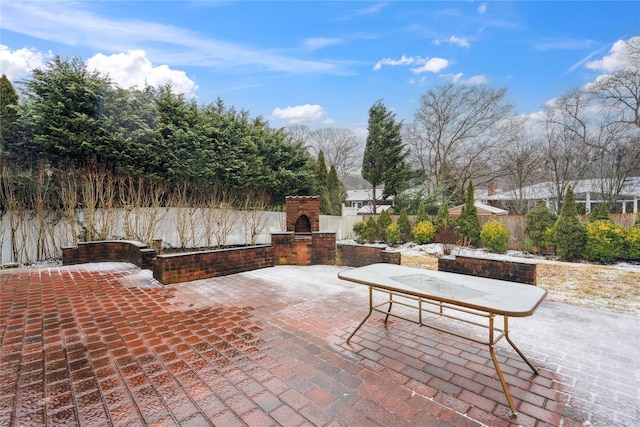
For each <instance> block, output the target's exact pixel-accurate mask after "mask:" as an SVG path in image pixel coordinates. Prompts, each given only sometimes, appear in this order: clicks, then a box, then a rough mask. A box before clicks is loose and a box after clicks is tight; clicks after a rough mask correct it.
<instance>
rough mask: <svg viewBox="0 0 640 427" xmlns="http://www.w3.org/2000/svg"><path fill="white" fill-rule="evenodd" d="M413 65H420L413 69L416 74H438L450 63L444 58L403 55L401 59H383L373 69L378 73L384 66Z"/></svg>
mask: <svg viewBox="0 0 640 427" xmlns="http://www.w3.org/2000/svg"><path fill="white" fill-rule="evenodd" d="M412 64H416V65H419V67H417V68H412V69H411V71H413V72H414V73H415V74H420V73H424V72H430V73H438V72H440V71H442V70H443V69H445V68H447V67H448V66H449V61H448V60H446V59H443V58H421V57H419V56H416V57H413V56H406V55H402V57H401V58H400V59H393V58H383V59H381V60H380V61H378V62H377V63H376V65H374V66H373V69H374V70H375V71H378V70H379V69H381V68H382V66H383V65H389V66H392V67H396V66H403V65H412Z"/></svg>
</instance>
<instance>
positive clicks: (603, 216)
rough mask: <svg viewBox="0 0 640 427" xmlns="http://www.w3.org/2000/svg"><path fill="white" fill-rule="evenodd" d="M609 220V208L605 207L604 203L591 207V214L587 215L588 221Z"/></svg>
mask: <svg viewBox="0 0 640 427" xmlns="http://www.w3.org/2000/svg"><path fill="white" fill-rule="evenodd" d="M609 220H611V217H610V216H609V208H607V205H605V204H604V203H602V204H600V205H598V206H596V207H595V208H593V210H592V211H591V214H590V215H589V221H591V222H593V221H609Z"/></svg>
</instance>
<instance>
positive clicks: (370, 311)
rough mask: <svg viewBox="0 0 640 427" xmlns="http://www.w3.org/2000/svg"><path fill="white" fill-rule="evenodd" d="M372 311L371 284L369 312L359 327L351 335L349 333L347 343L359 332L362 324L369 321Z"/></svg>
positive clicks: (371, 289)
mask: <svg viewBox="0 0 640 427" xmlns="http://www.w3.org/2000/svg"><path fill="white" fill-rule="evenodd" d="M372 312H373V288H372V287H371V286H369V313H368V314H367V315H366V316H365V318H364V319H362V322H360V324H359V325H358V327H357V328H355V329H354V330H353V332H351V335H349V338H347V343H348V342H349V340H351V338H352V337H353V336H354V335H355V333H356V332H358V329H360V328H361V327H362V325H364V322H366V321H367V319H368V318H369V316H371V313H372Z"/></svg>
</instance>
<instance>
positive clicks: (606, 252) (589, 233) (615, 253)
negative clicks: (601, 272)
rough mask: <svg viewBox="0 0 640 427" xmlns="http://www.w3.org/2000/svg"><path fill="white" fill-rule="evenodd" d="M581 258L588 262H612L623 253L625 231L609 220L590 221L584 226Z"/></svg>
mask: <svg viewBox="0 0 640 427" xmlns="http://www.w3.org/2000/svg"><path fill="white" fill-rule="evenodd" d="M585 230H586V237H587V239H586V242H585V245H584V251H583V253H582V254H583V256H584V257H585V258H586V259H588V260H589V261H602V262H612V261H615V260H616V259H618V258H620V257H621V256H622V254H623V251H624V243H625V240H624V237H625V230H624V228H622V227H620V226H619V225H616V224H614V222H613V221H610V220H598V221H590V222H588V223H587V224H586V226H585Z"/></svg>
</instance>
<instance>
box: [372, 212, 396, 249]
mask: <svg viewBox="0 0 640 427" xmlns="http://www.w3.org/2000/svg"><path fill="white" fill-rule="evenodd" d="M392 222H393V221H392V220H391V215H389V212H387V211H385V210H383V211H382V212H381V213H380V215H378V232H379V233H380V234H379V235H378V237H377V238H376V240H380V241H383V242H386V241H387V236H386V233H387V227H388V226H389V225H390V224H391V223H392Z"/></svg>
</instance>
